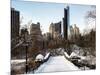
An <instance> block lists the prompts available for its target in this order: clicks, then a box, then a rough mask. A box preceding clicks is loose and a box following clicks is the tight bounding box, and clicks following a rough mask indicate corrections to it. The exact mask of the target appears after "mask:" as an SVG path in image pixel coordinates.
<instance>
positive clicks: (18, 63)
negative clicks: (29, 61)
mask: <svg viewBox="0 0 100 75" xmlns="http://www.w3.org/2000/svg"><path fill="white" fill-rule="evenodd" d="M25 62H26V60H25V59H15V60H11V68H12V69H17V70H19V69H21V68H22V67H25Z"/></svg>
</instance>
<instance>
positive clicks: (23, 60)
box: [11, 59, 26, 64]
mask: <svg viewBox="0 0 100 75" xmlns="http://www.w3.org/2000/svg"><path fill="white" fill-rule="evenodd" d="M23 62H26V60H25V59H15V60H11V64H18V63H23Z"/></svg>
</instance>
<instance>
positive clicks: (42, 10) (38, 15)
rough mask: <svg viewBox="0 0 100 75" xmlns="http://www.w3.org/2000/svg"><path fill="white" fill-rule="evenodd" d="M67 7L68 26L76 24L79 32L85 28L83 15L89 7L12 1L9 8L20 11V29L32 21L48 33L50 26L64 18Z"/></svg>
mask: <svg viewBox="0 0 100 75" xmlns="http://www.w3.org/2000/svg"><path fill="white" fill-rule="evenodd" d="M67 6H69V12H70V14H69V15H70V22H69V24H70V25H73V24H76V25H77V26H78V27H79V29H80V32H82V31H83V29H84V28H85V27H86V23H85V18H84V17H85V15H86V13H87V11H89V10H91V5H76V4H64V3H44V2H32V1H20V0H18V1H16V0H12V2H11V7H12V8H15V10H18V11H20V18H22V16H23V19H22V23H21V27H23V26H24V25H27V24H28V22H29V21H31V20H32V22H33V23H37V22H40V25H41V30H42V32H43V33H45V32H48V31H49V26H50V24H51V23H52V22H53V23H56V22H59V21H62V18H63V17H64V8H66V7H67Z"/></svg>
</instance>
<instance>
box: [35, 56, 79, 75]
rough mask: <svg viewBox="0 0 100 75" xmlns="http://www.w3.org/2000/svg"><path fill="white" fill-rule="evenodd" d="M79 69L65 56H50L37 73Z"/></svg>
mask: <svg viewBox="0 0 100 75" xmlns="http://www.w3.org/2000/svg"><path fill="white" fill-rule="evenodd" d="M71 70H79V69H78V67H76V66H75V65H74V64H73V63H71V62H70V61H68V60H67V59H65V57H64V56H55V57H50V58H49V60H48V61H47V62H45V63H44V64H42V65H41V66H40V67H39V68H38V69H37V70H36V71H35V73H45V72H61V71H63V72H64V71H71Z"/></svg>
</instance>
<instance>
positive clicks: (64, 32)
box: [63, 6, 69, 40]
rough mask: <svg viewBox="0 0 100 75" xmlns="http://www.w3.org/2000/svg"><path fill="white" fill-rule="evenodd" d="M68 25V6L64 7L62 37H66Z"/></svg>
mask: <svg viewBox="0 0 100 75" xmlns="http://www.w3.org/2000/svg"><path fill="white" fill-rule="evenodd" d="M68 25H69V7H68V6H67V7H66V8H64V18H63V35H64V39H66V40H67V39H68Z"/></svg>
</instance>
